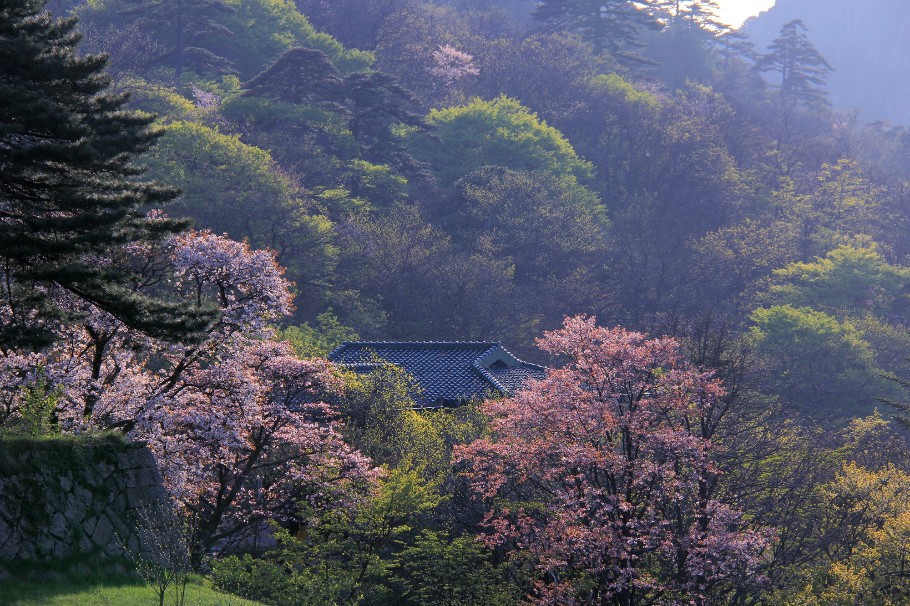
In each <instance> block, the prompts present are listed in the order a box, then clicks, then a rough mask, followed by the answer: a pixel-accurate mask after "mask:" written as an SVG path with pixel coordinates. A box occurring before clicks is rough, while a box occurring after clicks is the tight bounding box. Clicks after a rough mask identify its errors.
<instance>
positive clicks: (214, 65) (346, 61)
mask: <svg viewBox="0 0 910 606" xmlns="http://www.w3.org/2000/svg"><path fill="white" fill-rule="evenodd" d="M130 1H131V2H132V7H127V9H126V10H124V9H123V6H122V5H121V4H118V3H117V2H114V1H112V0H90V1H89V2H87V3H86V4H85V5H84V6H82V7H80V9H79V10H78V14H79V16H80V18H81V19H83V20H84V21H86V22H87V23H88V24H90V25H91V26H92V27H93V28H94V30H97V31H98V32H99V34H101V35H103V36H109V35H111V33H112V32H114V31H117V30H120V29H126V28H129V27H130V26H136V27H137V29H138V31H139V32H141V33H142V35H145V36H149V37H151V39H152V40H153V41H154V42H155V43H156V44H157V48H158V49H160V54H159V56H157V57H154V58H153V59H154V61H155V62H154V64H153V65H152V66H150V67H161V66H163V67H168V68H171V69H174V75H175V80H177V81H179V80H180V78H181V75H182V74H183V72H184V69H189V70H193V71H195V72H198V73H213V74H226V73H239V75H240V77H241V78H242V79H244V80H246V79H249V78H251V77H253V76H255V75H256V74H257V73H259V72H260V71H262V70H263V69H264V68H265V67H267V66H268V65H269V64H270V63H271V62H273V61H274V60H275V59H277V58H278V57H279V56H280V55H281V54H282V53H284V52H285V51H287V50H290V49H291V48H295V47H299V46H303V47H308V48H315V49H319V50H320V51H322V52H324V53H326V54H327V55H328V56H329V57H331V58H332V61H333V62H334V63H335V64H336V65H337V66H338V68H339V69H342V70H344V71H346V72H348V71H359V70H364V69H367V68H369V66H370V64H371V63H372V61H373V58H372V56H371V55H370V54H369V53H365V52H362V51H358V50H347V49H345V48H343V47H342V46H341V44H339V43H338V42H337V41H336V40H335V39H333V38H332V37H331V36H329V35H326V34H323V33H319V32H317V31H316V30H315V29H314V28H313V27H312V26H311V25H310V23H309V22H308V21H307V19H306V18H305V17H304V16H303V15H301V14H300V13H299V12H297V10H296V9H295V8H294V5H293V3H291V2H286V1H285V0H225V1H221V0H193V1H192V2H175V1H174V0H156V1H155V2H145V1H144V0H130ZM150 71H151V70H149V69H146V70H141V72H144V73H138V74H136V75H148V73H149V72H150Z"/></svg>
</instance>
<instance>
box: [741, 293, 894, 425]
mask: <svg viewBox="0 0 910 606" xmlns="http://www.w3.org/2000/svg"><path fill="white" fill-rule="evenodd" d="M750 318H751V320H752V322H753V323H754V326H753V327H752V329H751V333H750V336H751V339H752V343H753V345H754V347H755V348H756V349H757V350H758V351H759V352H760V353H761V354H762V355H763V356H764V360H765V363H766V364H767V377H768V378H767V381H768V388H770V390H771V392H772V393H775V394H777V395H779V396H781V397H782V398H784V399H786V400H787V401H789V402H792V403H794V404H797V405H799V406H802V407H804V408H805V409H806V410H808V411H810V412H811V413H812V414H814V415H817V416H819V417H828V416H831V415H834V416H840V415H843V414H845V413H846V412H848V411H850V412H858V409H859V408H860V407H862V406H869V405H870V404H871V399H872V395H873V394H875V393H876V392H877V391H878V390H879V389H881V385H882V383H881V380H880V379H879V377H878V375H877V372H876V366H875V357H874V353H873V352H872V350H871V349H870V347H869V344H868V343H867V342H866V341H864V340H863V339H862V337H861V335H859V334H858V333H857V331H856V329H854V328H853V326H852V325H851V324H850V323H848V322H838V320H837V319H835V318H834V317H832V316H829V315H828V314H826V313H824V312H821V311H815V310H813V309H811V308H808V307H792V306H790V305H775V306H772V307H768V308H759V309H756V310H755V311H754V312H753V313H752V315H751V316H750Z"/></svg>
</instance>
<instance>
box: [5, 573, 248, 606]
mask: <svg viewBox="0 0 910 606" xmlns="http://www.w3.org/2000/svg"><path fill="white" fill-rule="evenodd" d="M96 566H97V565H93V566H84V567H80V566H78V565H73V564H72V563H69V565H67V566H66V567H65V568H63V567H61V566H56V565H49V566H47V567H43V568H42V567H36V566H31V567H29V568H26V569H20V570H12V571H8V576H6V578H4V579H3V580H2V581H0V604H2V605H3V606H158V596H157V594H156V593H155V592H154V591H153V590H152V589H150V588H149V587H147V586H146V585H145V583H143V581H142V580H141V579H139V578H138V577H137V576H135V575H134V574H133V573H132V572H131V571H130V570H129V568H128V566H127V565H125V564H122V563H112V564H111V565H110V567H109V569H107V570H104V571H99V570H98V569H97V567H96ZM164 603H165V604H166V605H167V606H171V605H173V604H174V600H173V598H168V599H165V602H164ZM185 606H262V604H261V603H260V602H252V601H250V600H244V599H242V598H238V597H237V596H233V595H230V594H224V593H218V592H216V591H214V590H212V589H210V588H209V587H207V586H206V584H205V581H204V579H202V578H201V577H196V576H194V577H192V579H191V582H190V584H189V585H188V586H187V590H186V602H185Z"/></svg>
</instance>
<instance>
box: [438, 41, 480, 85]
mask: <svg viewBox="0 0 910 606" xmlns="http://www.w3.org/2000/svg"><path fill="white" fill-rule="evenodd" d="M433 61H434V62H435V63H436V65H435V66H434V67H432V68H430V75H432V76H435V77H437V78H439V79H440V80H442V83H443V84H444V85H445V86H451V85H452V84H453V83H454V82H456V81H457V80H461V79H462V78H467V77H468V76H476V75H477V74H479V73H480V70H479V69H477V66H475V65H474V56H473V55H469V54H468V53H465V52H462V51H460V50H458V49H457V48H455V47H454V46H451V45H448V44H445V45H442V46H440V47H439V49H438V50H434V51H433Z"/></svg>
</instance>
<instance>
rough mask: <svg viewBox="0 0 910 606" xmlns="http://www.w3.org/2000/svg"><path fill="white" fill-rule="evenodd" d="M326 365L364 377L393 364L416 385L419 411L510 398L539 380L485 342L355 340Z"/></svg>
mask: <svg viewBox="0 0 910 606" xmlns="http://www.w3.org/2000/svg"><path fill="white" fill-rule="evenodd" d="M329 360H331V361H333V362H336V363H337V364H340V365H342V366H346V367H348V368H351V369H353V370H356V371H361V372H368V371H369V370H371V369H373V368H375V367H376V366H377V364H381V363H388V364H394V365H395V366H398V367H399V368H401V369H403V370H405V371H407V372H408V373H409V374H410V375H411V376H412V377H413V378H414V380H415V381H416V382H417V383H418V384H419V385H420V386H421V388H422V389H423V393H422V394H420V395H415V403H416V405H417V407H419V408H433V407H438V406H440V405H442V403H443V401H454V400H469V399H472V398H483V397H485V396H487V395H489V394H491V393H496V392H499V393H502V394H505V395H511V394H514V393H515V391H516V390H517V389H519V388H520V387H521V385H522V384H523V383H524V382H525V381H526V380H527V379H528V378H529V377H533V378H536V379H540V378H543V377H544V375H545V374H546V371H545V370H544V368H543V367H542V366H537V365H535V364H529V363H527V362H522V361H521V360H519V359H517V358H516V357H515V356H513V355H512V354H511V353H509V352H508V351H507V350H506V349H505V348H504V347H503V346H502V345H500V344H499V343H495V342H488V341H454V342H436V341H405V342H389V341H360V342H348V343H343V344H342V345H341V346H340V347H338V348H337V349H335V350H334V351H333V352H332V353H330V354H329Z"/></svg>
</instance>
